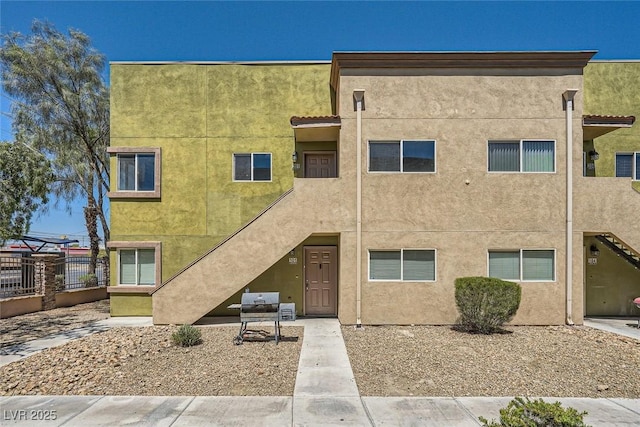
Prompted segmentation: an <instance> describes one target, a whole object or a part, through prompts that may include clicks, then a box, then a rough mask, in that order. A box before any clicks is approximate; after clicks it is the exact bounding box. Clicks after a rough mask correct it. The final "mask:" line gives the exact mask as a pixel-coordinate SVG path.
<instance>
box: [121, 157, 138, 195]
mask: <svg viewBox="0 0 640 427" xmlns="http://www.w3.org/2000/svg"><path fill="white" fill-rule="evenodd" d="M135 176H136V156H135V155H133V154H121V155H119V156H118V190H119V191H135V189H136V181H135Z"/></svg>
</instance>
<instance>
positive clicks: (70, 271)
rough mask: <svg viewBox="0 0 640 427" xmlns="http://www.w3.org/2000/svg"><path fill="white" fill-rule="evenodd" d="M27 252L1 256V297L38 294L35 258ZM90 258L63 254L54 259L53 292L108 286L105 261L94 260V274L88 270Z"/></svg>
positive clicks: (101, 259) (100, 259)
mask: <svg viewBox="0 0 640 427" xmlns="http://www.w3.org/2000/svg"><path fill="white" fill-rule="evenodd" d="M30 255H31V254H29V253H22V252H20V253H17V254H12V255H8V256H7V255H4V254H3V255H2V256H0V298H12V297H17V296H26V295H34V294H36V293H37V291H38V290H37V289H36V283H37V282H39V283H42V281H43V280H42V278H41V277H40V278H38V279H39V280H36V275H38V274H42V273H41V272H37V271H36V262H38V261H37V259H36V258H31V256H30ZM90 262H91V260H90V258H89V257H78V256H70V257H65V256H64V255H62V256H60V258H58V259H56V260H55V263H54V265H55V270H56V275H55V288H56V292H63V291H66V290H70V289H81V288H92V287H96V286H107V281H108V277H107V276H108V273H107V267H106V260H105V259H103V258H98V259H97V264H96V268H95V271H94V272H91V270H90Z"/></svg>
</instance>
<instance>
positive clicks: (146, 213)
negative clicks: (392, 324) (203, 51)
mask: <svg viewBox="0 0 640 427" xmlns="http://www.w3.org/2000/svg"><path fill="white" fill-rule="evenodd" d="M328 80H329V65H328V64H326V65H324V64H305V65H301V64H280V65H269V64H264V65H231V64H224V65H211V64H209V65H205V64H202V65H198V64H179V63H178V64H166V65H149V64H147V65H145V64H117V63H115V64H112V65H111V146H112V147H157V148H161V150H162V154H161V159H162V165H161V167H162V182H161V199H159V200H158V199H156V200H144V199H119V198H112V199H111V239H112V240H113V241H127V242H129V241H133V242H135V241H159V242H161V243H162V245H161V247H162V281H165V280H167V279H168V278H170V277H171V276H172V275H174V274H175V273H176V272H178V271H179V270H180V269H181V268H183V267H185V266H186V265H188V264H189V263H190V262H192V261H193V260H194V259H196V258H197V257H198V256H200V255H201V254H203V253H205V252H206V251H207V250H209V249H210V248H211V247H213V246H214V245H215V244H216V243H217V242H218V241H220V240H221V239H222V238H224V237H226V236H227V235H229V234H230V233H232V232H233V231H234V230H236V229H237V228H239V227H240V226H242V225H243V224H245V223H246V222H247V221H248V220H250V219H251V218H252V217H254V216H255V215H256V214H257V213H258V212H260V210H261V209H263V208H264V207H265V206H266V205H268V203H270V202H271V201H273V200H274V199H276V198H277V197H278V196H279V195H280V194H282V193H283V192H284V191H286V190H287V189H289V188H291V186H292V184H293V173H292V171H291V153H292V151H293V147H294V143H293V138H292V135H293V132H292V130H291V128H290V126H289V118H290V117H291V116H292V115H295V114H306V115H323V114H328V113H330V111H331V106H330V99H331V98H330V93H329V85H328ZM251 152H268V153H271V154H272V181H271V182H247V183H245V182H242V183H240V182H233V180H232V163H233V162H232V156H233V153H251ZM116 169H117V165H116V157H115V156H112V160H111V172H112V176H113V177H116V174H117V170H116ZM114 181H115V179H114ZM111 262H112V265H113V266H114V274H113V275H112V282H111V285H116V284H117V280H118V273H117V271H115V270H116V268H115V266H116V265H117V259H116V252H115V251H112V257H111ZM159 282H160V279H158V283H157V285H159V284H160V283H159ZM110 290H111V294H112V314H113V315H118V314H126V313H128V314H142V315H150V314H151V311H150V308H151V297H150V296H148V295H147V294H140V295H138V296H137V297H136V298H133V297H132V296H131V295H129V296H124V295H119V294H118V295H117V294H115V293H114V290H113V289H110ZM114 297H115V298H114Z"/></svg>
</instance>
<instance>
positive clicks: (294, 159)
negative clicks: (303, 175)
mask: <svg viewBox="0 0 640 427" xmlns="http://www.w3.org/2000/svg"><path fill="white" fill-rule="evenodd" d="M291 161H293V163H298V152H297V151H294V152H293V154H292V155H291Z"/></svg>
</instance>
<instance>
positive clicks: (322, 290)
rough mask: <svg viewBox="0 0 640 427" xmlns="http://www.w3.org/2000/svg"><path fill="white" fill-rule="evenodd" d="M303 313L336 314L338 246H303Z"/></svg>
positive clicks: (309, 314)
mask: <svg viewBox="0 0 640 427" xmlns="http://www.w3.org/2000/svg"><path fill="white" fill-rule="evenodd" d="M304 279H305V282H304V283H305V314H306V315H308V316H313V315H324V316H335V315H337V314H338V313H337V306H338V304H337V300H338V298H337V296H338V248H337V247H336V246H305V248H304Z"/></svg>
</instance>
